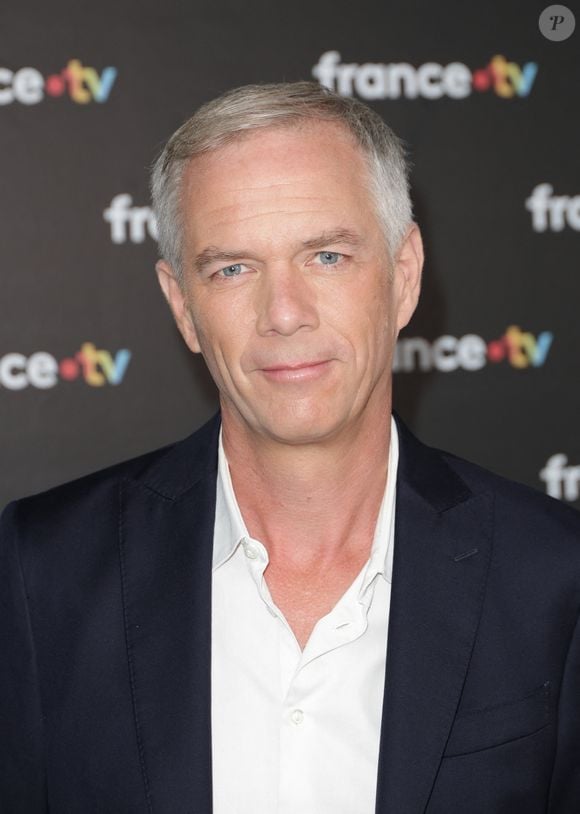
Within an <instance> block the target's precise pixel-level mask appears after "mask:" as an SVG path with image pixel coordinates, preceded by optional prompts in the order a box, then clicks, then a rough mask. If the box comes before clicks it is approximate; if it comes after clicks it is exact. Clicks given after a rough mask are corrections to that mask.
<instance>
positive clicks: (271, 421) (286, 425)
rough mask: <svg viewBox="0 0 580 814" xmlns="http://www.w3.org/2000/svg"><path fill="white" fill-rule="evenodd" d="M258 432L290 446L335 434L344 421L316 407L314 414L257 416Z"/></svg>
mask: <svg viewBox="0 0 580 814" xmlns="http://www.w3.org/2000/svg"><path fill="white" fill-rule="evenodd" d="M258 426H259V430H260V433H261V434H262V435H265V436H267V437H269V438H271V439H272V440H274V441H277V442H278V443H282V444H288V445H291V446H301V445H305V444H314V443H317V442H318V443H319V442H321V441H325V440H328V439H330V438H332V437H333V436H334V435H336V434H337V433H338V432H339V431H340V428H341V427H342V426H344V422H343V421H340V420H338V419H337V418H336V417H335V416H332V415H330V414H329V413H328V411H321V410H320V409H317V410H316V411H315V413H314V414H312V413H304V412H302V411H300V412H291V413H285V412H279V413H278V414H277V415H276V416H273V415H272V414H270V415H267V416H262V417H259V418H258Z"/></svg>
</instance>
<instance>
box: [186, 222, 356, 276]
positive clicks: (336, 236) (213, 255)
mask: <svg viewBox="0 0 580 814" xmlns="http://www.w3.org/2000/svg"><path fill="white" fill-rule="evenodd" d="M362 242H363V241H362V238H361V237H360V235H358V234H357V233H356V232H353V231H352V230H351V229H332V230H330V231H328V232H321V233H320V234H319V235H316V236H315V237H311V238H308V240H304V241H303V242H302V244H301V247H302V248H303V249H310V250H312V249H323V248H324V247H325V246H330V245H333V244H334V245H336V244H341V245H347V246H352V247H357V246H360V245H361V243H362ZM251 256H252V252H249V251H247V250H246V249H240V250H236V251H223V250H222V249H219V248H218V247H217V246H208V247H207V248H205V249H204V250H203V251H202V252H200V253H199V254H198V255H196V257H195V260H194V266H195V269H196V271H197V272H198V273H201V272H202V271H203V270H204V269H205V268H207V266H209V265H212V264H213V263H233V262H235V261H237V260H239V259H240V258H242V257H251Z"/></svg>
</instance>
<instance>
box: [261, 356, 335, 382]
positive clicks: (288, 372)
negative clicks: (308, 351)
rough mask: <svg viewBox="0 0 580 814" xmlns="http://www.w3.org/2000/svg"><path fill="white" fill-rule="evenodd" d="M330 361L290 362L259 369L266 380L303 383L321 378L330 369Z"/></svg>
mask: <svg viewBox="0 0 580 814" xmlns="http://www.w3.org/2000/svg"><path fill="white" fill-rule="evenodd" d="M331 362H332V359H323V360H322V361H319V362H310V361H306V362H292V363H286V364H276V365H268V366H267V367H262V368H260V372H261V373H262V374H263V375H264V376H265V377H266V379H268V380H270V381H274V382H305V381H312V380H314V379H317V378H320V377H321V376H323V375H324V374H325V373H326V372H327V371H328V368H329V367H330V365H331Z"/></svg>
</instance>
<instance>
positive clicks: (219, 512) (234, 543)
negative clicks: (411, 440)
mask: <svg viewBox="0 0 580 814" xmlns="http://www.w3.org/2000/svg"><path fill="white" fill-rule="evenodd" d="M398 463H399V437H398V434H397V425H396V424H395V420H394V419H393V417H392V416H391V441H390V445H389V462H388V471H387V483H386V486H385V492H384V495H383V499H382V502H381V507H380V509H379V514H378V517H377V523H376V527H375V535H374V539H373V544H372V548H371V553H370V557H369V560H368V563H367V567H366V570H365V576H364V578H363V581H362V584H361V589H360V593H361V594H362V593H363V592H364V591H366V589H367V588H368V586H369V585H370V583H371V582H372V581H373V579H374V578H375V576H376V575H377V574H382V576H383V577H384V578H385V579H386V580H387V581H388V582H389V583H390V582H391V581H392V575H393V542H394V530H395V498H396V488H395V487H396V482H397V467H398ZM249 536H250V535H249V534H248V530H247V528H246V524H245V523H244V519H243V517H242V513H241V512H240V507H239V506H238V501H237V500H236V496H235V493H234V488H233V484H232V479H231V476H230V468H229V466H228V462H227V458H226V454H225V451H224V447H223V442H222V430H221V427H220V432H219V441H218V475H217V484H216V512H215V526H214V545H213V570H214V571H215V570H216V569H217V568H219V567H220V565H223V563H224V562H226V560H228V559H229V558H230V557H231V556H232V554H233V553H234V551H235V550H236V549H237V547H238V546H239V545H240V543H241V542H242V540H244V539H246V538H248V539H249Z"/></svg>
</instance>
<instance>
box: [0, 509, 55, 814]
mask: <svg viewBox="0 0 580 814" xmlns="http://www.w3.org/2000/svg"><path fill="white" fill-rule="evenodd" d="M18 505H19V504H18V503H13V504H10V505H9V506H8V507H7V508H6V509H5V510H4V513H3V514H2V517H1V518H0V812H1V813H2V814H45V812H47V811H48V805H47V799H46V773H45V765H44V744H43V724H42V711H41V703H40V693H39V682H38V672H37V664H36V654H35V647H34V639H33V635H32V629H31V623H30V615H29V611H28V599H27V595H26V586H25V584H24V578H23V573H22V568H21V563H20V556H19V550H18V534H17V530H16V515H17V512H18Z"/></svg>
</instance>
